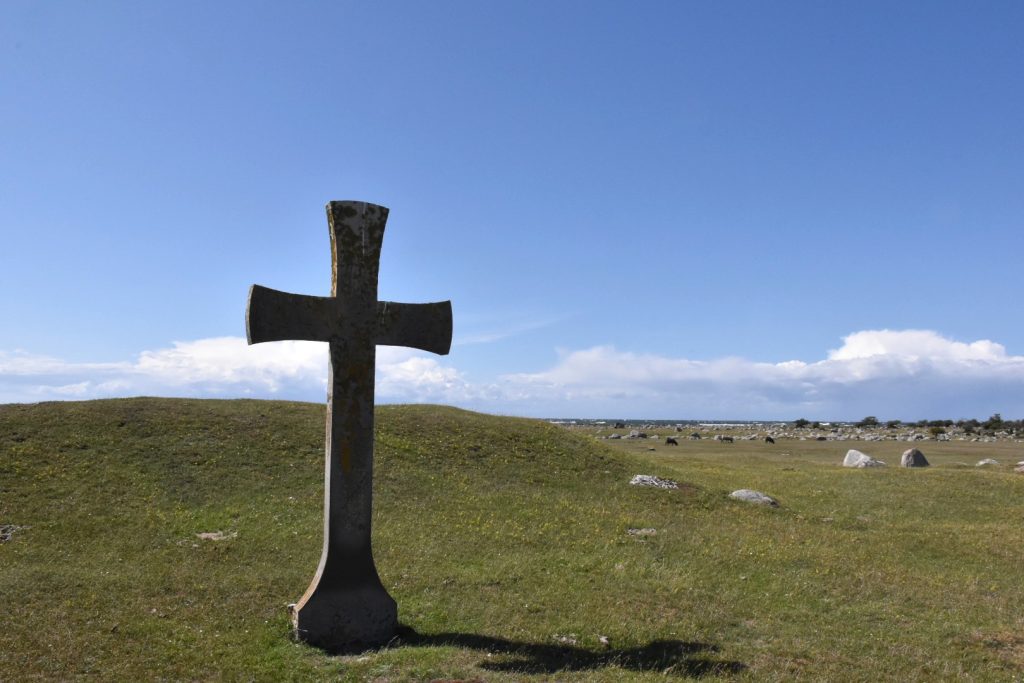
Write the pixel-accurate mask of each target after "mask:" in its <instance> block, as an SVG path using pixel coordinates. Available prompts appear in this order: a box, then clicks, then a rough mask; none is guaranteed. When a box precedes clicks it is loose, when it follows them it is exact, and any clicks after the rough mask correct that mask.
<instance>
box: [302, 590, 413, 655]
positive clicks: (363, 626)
mask: <svg viewBox="0 0 1024 683" xmlns="http://www.w3.org/2000/svg"><path fill="white" fill-rule="evenodd" d="M292 626H293V628H294V630H295V637H296V638H297V639H298V640H301V641H303V642H305V643H309V644H310V645H312V646H314V647H318V648H320V649H322V650H326V651H327V652H330V653H332V654H353V653H357V652H364V651H366V650H372V649H374V648H378V647H381V646H383V645H386V644H387V643H388V642H389V641H390V640H391V639H392V638H394V636H395V630H396V629H397V628H398V605H397V604H396V603H395V601H394V599H393V598H392V597H391V596H390V595H388V592H387V591H386V590H384V587H383V586H381V585H380V584H379V583H378V584H377V585H376V586H374V585H372V584H364V585H361V586H353V587H347V588H342V587H338V588H335V589H334V590H329V591H327V590H325V591H316V592H314V593H313V594H312V595H311V596H309V598H308V599H307V600H305V601H304V602H303V603H300V604H299V605H297V606H296V607H295V608H294V610H293V612H292Z"/></svg>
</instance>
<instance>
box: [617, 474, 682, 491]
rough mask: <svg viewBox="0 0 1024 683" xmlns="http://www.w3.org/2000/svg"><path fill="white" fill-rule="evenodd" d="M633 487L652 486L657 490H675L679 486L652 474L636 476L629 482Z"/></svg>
mask: <svg viewBox="0 0 1024 683" xmlns="http://www.w3.org/2000/svg"><path fill="white" fill-rule="evenodd" d="M629 483H630V484H632V485H633V486H653V487H655V488H659V489H677V488H679V484H678V483H676V482H674V481H672V480H671V479H662V478H661V477H656V476H654V475H653V474H638V475H636V476H634V477H633V478H632V479H630V480H629Z"/></svg>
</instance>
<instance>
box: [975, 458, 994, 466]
mask: <svg viewBox="0 0 1024 683" xmlns="http://www.w3.org/2000/svg"><path fill="white" fill-rule="evenodd" d="M998 464H999V461H998V460H993V459H992V458H985V459H984V460H979V461H978V464H977V465H975V467H984V466H985V465H998Z"/></svg>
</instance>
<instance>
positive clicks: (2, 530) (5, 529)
mask: <svg viewBox="0 0 1024 683" xmlns="http://www.w3.org/2000/svg"><path fill="white" fill-rule="evenodd" d="M27 528H28V527H25V526H18V525H17V524H0V543H6V542H7V541H9V540H11V538H13V537H14V534H15V533H16V532H18V531H21V530H22V529H27Z"/></svg>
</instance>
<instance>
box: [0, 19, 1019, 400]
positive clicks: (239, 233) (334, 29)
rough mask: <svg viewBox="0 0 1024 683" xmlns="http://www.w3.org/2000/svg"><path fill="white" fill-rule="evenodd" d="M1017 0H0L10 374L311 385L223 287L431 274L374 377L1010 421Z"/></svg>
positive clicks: (164, 389) (418, 392)
mask: <svg viewBox="0 0 1024 683" xmlns="http://www.w3.org/2000/svg"><path fill="white" fill-rule="evenodd" d="M1021 35H1024V5H1021V4H1020V3H1014V2H1005V3H999V2H991V3H982V4H971V5H968V4H966V3H940V2H927V3H925V2H920V3H903V4H898V3H851V4H849V5H846V6H832V5H831V4H823V3H810V2H807V3H797V2H790V3H755V2H751V3H724V2H723V3H684V2H648V3H599V2H568V1H566V2H515V3H482V2H439V3H420V2H402V3H398V2H373V3H349V2H290V3H253V2H244V3H243V2H216V3H209V2H174V3H170V2H163V3H133V2H101V3H76V2H65V3H61V2H51V3H38V2H22V1H20V0H13V1H11V2H5V3H3V4H2V5H0V84H2V87H0V159H2V160H3V161H2V163H0V236H2V243H0V320H3V324H2V325H0V402H22V401H39V400H51V399H85V398H98V397H105V396H123V395H138V394H156V395H169V396H210V397H235V396H256V397H263V398H297V399H302V400H312V401H320V400H323V396H324V382H325V381H326V352H325V350H324V348H323V345H316V344H284V343H281V344H272V345H261V346H254V347H251V348H249V347H246V346H245V344H244V339H243V338H244V334H245V332H244V307H245V298H246V293H247V290H248V287H249V285H250V284H252V283H260V284H263V285H266V286H268V287H274V288H277V289H282V290H287V291H293V292H301V293H309V294H326V293H327V292H328V290H329V282H330V279H329V269H330V253H329V245H328V240H327V227H326V220H325V217H324V209H323V207H324V204H325V203H326V202H327V201H328V200H332V199H358V200H363V201H370V202H374V203H378V204H383V205H385V206H388V207H390V209H391V218H390V220H389V223H388V230H387V233H386V235H385V241H384V249H383V254H382V263H381V271H380V296H381V298H383V299H390V300H396V301H431V300H442V299H451V300H452V302H453V308H454V316H455V344H454V346H453V348H452V353H451V354H450V355H449V356H446V357H432V356H429V355H428V354H422V353H418V352H410V351H405V350H401V349H394V348H381V349H380V350H379V359H378V360H379V363H378V386H377V396H378V400H379V401H381V402H395V401H431V402H443V403H450V404H455V405H461V406H464V407H468V408H472V409H477V410H484V411H488V412H495V413H506V414H518V415H534V416H590V415H593V416H606V417H616V416H620V417H643V416H646V417H664V418H673V417H677V418H716V417H717V418H750V419H757V418H782V419H786V418H788V419H793V418H795V417H800V416H804V417H807V418H818V419H855V418H860V417H863V416H864V415H866V414H875V415H879V416H883V417H886V418H889V417H892V418H900V419H916V418H921V417H933V418H934V417H953V418H956V417H971V416H976V417H985V416H987V415H989V414H991V413H992V412H996V411H998V412H1001V413H1002V414H1003V415H1004V416H1005V417H1021V416H1024V318H1022V317H1021V315H1020V313H1019V311H1018V310H1017V309H1018V308H1019V305H1018V303H1019V300H1020V294H1021V286H1020V282H1021V278H1022V275H1021V274H1020V270H1021V269H1020V266H1019V262H1020V256H1021V254H1022V252H1024V229H1022V228H1024V225H1022V223H1024V220H1022V219H1024V191H1022V190H1024V124H1022V122H1024V87H1022V80H1021V79H1022V77H1021V74H1022V73H1024V41H1021V40H1020V36H1021Z"/></svg>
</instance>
